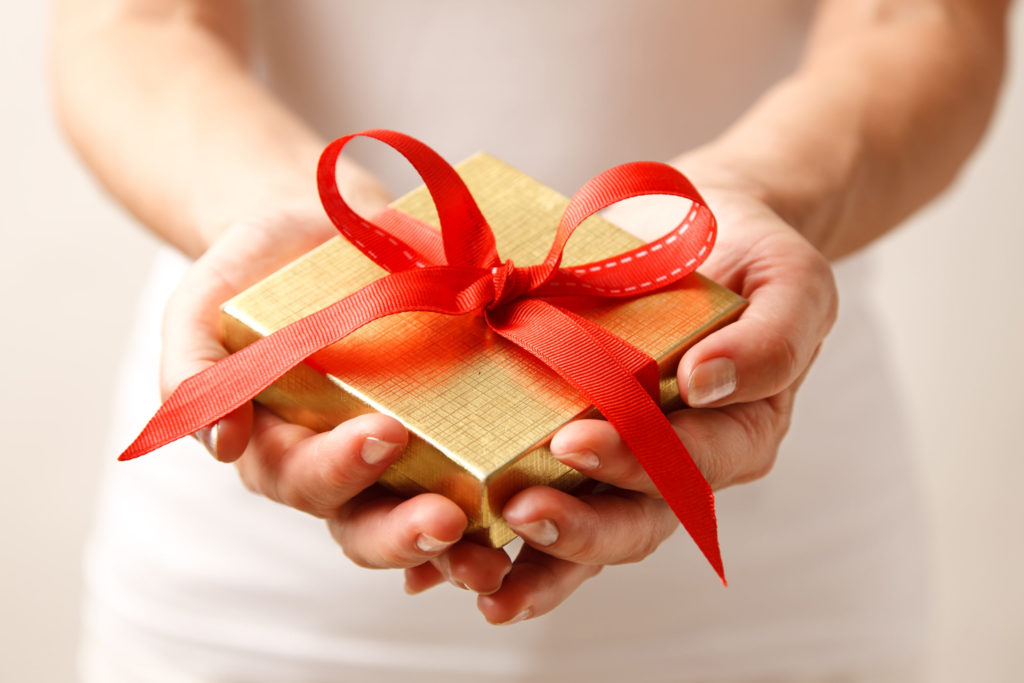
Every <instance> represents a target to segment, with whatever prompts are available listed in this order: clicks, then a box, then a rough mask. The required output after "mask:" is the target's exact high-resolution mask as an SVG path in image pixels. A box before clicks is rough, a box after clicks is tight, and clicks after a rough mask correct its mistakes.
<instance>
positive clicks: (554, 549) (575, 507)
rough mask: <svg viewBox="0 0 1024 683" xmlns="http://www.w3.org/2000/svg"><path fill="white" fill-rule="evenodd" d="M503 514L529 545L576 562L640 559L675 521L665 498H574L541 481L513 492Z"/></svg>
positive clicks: (602, 495)
mask: <svg viewBox="0 0 1024 683" xmlns="http://www.w3.org/2000/svg"><path fill="white" fill-rule="evenodd" d="M502 515H503V516H504V517H505V520H506V521H507V522H508V524H509V526H510V527H512V530H513V531H515V532H516V533H517V534H519V535H520V536H521V537H522V538H523V540H524V541H526V543H528V544H529V545H531V546H533V547H534V548H537V549H539V550H543V551H544V552H545V553H547V554H549V555H552V556H554V557H559V558H562V559H564V560H570V561H572V562H576V563H579V564H598V565H603V564H621V563H624V562H639V561H640V560H642V559H643V558H645V557H647V556H648V555H650V554H651V553H652V552H654V550H655V549H656V548H657V547H658V546H659V545H660V544H661V542H662V541H664V540H665V539H666V538H668V537H669V536H670V535H671V534H672V532H673V531H675V529H676V528H677V527H678V525H679V522H678V521H677V520H676V518H675V515H674V514H673V513H672V510H671V509H670V508H669V506H668V505H667V504H666V503H665V502H664V501H663V500H659V499H655V498H651V497H650V496H647V495H644V494H642V493H637V492H631V491H612V492H604V493H599V494H593V495H588V496H583V497H580V498H577V497H575V496H571V495H569V494H567V493H563V492H561V491H556V490H555V489H552V488H548V487H545V486H535V487H532V488H530V489H527V490H525V491H521V492H520V493H518V494H516V495H515V496H513V498H512V499H511V500H510V501H509V502H508V504H507V505H506V506H505V509H504V510H503V511H502Z"/></svg>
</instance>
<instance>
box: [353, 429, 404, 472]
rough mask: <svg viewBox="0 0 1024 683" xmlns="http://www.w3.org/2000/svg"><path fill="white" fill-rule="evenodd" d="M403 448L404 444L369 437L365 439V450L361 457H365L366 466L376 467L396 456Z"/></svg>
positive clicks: (361, 452)
mask: <svg viewBox="0 0 1024 683" xmlns="http://www.w3.org/2000/svg"><path fill="white" fill-rule="evenodd" d="M401 447H402V444H398V443H392V442H390V441H385V440H384V439H378V438H377V437H375V436H368V437H366V438H365V439H363V449H362V451H360V455H362V456H363V460H365V461H366V464H368V465H376V464H377V463H379V462H383V461H384V460H387V459H388V458H390V457H391V456H393V455H395V454H396V453H397V452H398V450H399V449H400V448H401Z"/></svg>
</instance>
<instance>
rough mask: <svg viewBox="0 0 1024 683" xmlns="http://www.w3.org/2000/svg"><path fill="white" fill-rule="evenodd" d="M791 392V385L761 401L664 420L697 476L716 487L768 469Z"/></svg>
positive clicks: (785, 421)
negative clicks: (670, 424) (693, 464)
mask: <svg viewBox="0 0 1024 683" xmlns="http://www.w3.org/2000/svg"><path fill="white" fill-rule="evenodd" d="M798 379H799V378H798ZM795 393H796V392H795V389H794V388H789V389H786V390H785V391H783V392H781V393H779V394H777V395H775V396H772V397H770V398H767V399H762V400H760V401H753V402H751V403H742V404H739V405H730V406H725V407H722V408H715V409H689V410H680V411H677V412H675V413H671V414H670V415H669V416H668V418H669V421H670V422H671V423H672V426H673V427H674V428H675V430H676V433H677V434H679V436H680V439H682V441H683V444H684V445H685V446H686V448H687V450H688V451H689V452H690V456H691V457H692V458H693V461H694V463H696V465H697V468H698V469H699V470H700V471H701V474H703V475H704V478H705V479H706V480H707V482H708V484H709V485H710V486H711V488H712V489H716V490H718V489H723V488H726V487H728V486H733V485H735V484H742V483H746V482H749V481H753V480H755V479H760V478H761V477H763V476H764V475H766V474H767V473H768V472H769V471H770V470H771V468H772V467H773V466H774V464H775V459H776V457H777V455H778V452H779V445H780V444H781V443H782V438H783V437H784V436H785V435H786V432H787V431H788V430H789V424H790V419H791V416H792V412H793V399H794V396H795Z"/></svg>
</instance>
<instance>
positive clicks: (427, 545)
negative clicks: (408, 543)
mask: <svg viewBox="0 0 1024 683" xmlns="http://www.w3.org/2000/svg"><path fill="white" fill-rule="evenodd" d="M454 542H455V541H442V540H440V539H437V538H434V537H433V536H431V535H429V534H420V535H419V536H417V537H416V547H417V548H419V549H420V550H421V551H423V552H425V553H437V552H441V551H442V550H444V549H445V548H447V547H448V546H450V545H451V544H452V543H454Z"/></svg>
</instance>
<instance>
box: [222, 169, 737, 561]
mask: <svg viewBox="0 0 1024 683" xmlns="http://www.w3.org/2000/svg"><path fill="white" fill-rule="evenodd" d="M456 170H457V171H458V173H459V175H460V176H461V177H462V179H463V181H464V182H465V183H466V185H467V186H468V188H469V190H470V191H471V193H472V195H473V198H474V199H475V200H476V202H477V204H478V205H479V207H480V209H481V211H482V212H483V214H484V216H485V217H486V219H487V221H488V223H489V224H490V226H491V228H492V230H493V232H494V234H495V239H496V242H497V249H498V253H500V254H501V255H502V257H508V258H510V259H511V260H514V261H515V262H516V263H517V264H530V263H538V262H540V261H542V260H543V259H544V257H545V254H546V251H547V246H548V245H549V244H550V243H551V236H552V235H553V234H554V231H555V226H556V225H557V224H558V221H559V218H560V216H561V214H562V212H563V211H564V210H565V208H566V205H567V203H568V200H567V199H566V198H565V197H563V196H561V195H560V194H558V193H557V192H555V191H553V190H551V189H549V188H547V187H545V186H544V185H542V184H541V183H539V182H537V181H535V180H533V179H532V178H530V177H529V176H527V175H525V174H523V173H521V172H519V171H517V170H515V169H513V168H511V167H510V166H508V165H506V164H504V163H502V162H500V161H498V160H497V159H495V158H493V157H490V156H488V155H486V154H478V155H476V156H474V157H472V158H470V159H468V160H466V161H465V162H463V163H461V164H459V165H458V166H457V167H456ZM392 206H393V208H394V209H397V210H398V211H401V212H402V213H404V214H407V215H409V216H412V217H414V218H417V219H419V220H421V221H423V222H425V223H428V224H432V225H435V226H436V225H437V214H436V211H435V209H434V205H433V203H432V201H431V197H430V195H429V193H428V192H427V190H426V189H425V188H423V187H421V188H419V189H417V190H414V191H413V192H411V193H410V194H408V195H406V196H405V197H403V198H401V199H399V200H398V201H396V202H395V203H394V204H393V205H392ZM641 244H642V242H641V241H640V240H638V239H637V238H635V237H633V236H632V235H629V234H627V233H626V232H624V231H622V230H620V229H618V228H616V227H615V226H613V225H611V224H610V223H608V222H607V221H605V220H603V219H601V218H600V217H599V216H594V217H591V218H589V219H587V220H586V221H585V223H584V224H583V225H582V226H581V227H580V228H579V229H578V230H577V231H576V234H574V236H573V238H572V240H571V241H570V242H569V244H568V246H567V248H566V251H565V256H564V261H563V262H564V263H567V264H573V263H584V262H589V261H593V260H595V259H599V258H602V257H606V256H608V255H610V254H616V253H620V252H624V251H627V250H631V249H635V248H637V247H638V246H640V245H641ZM385 274H386V273H385V271H384V270H383V269H382V268H381V267H380V266H378V265H376V264H375V263H373V262H372V261H370V260H369V259H367V258H366V257H365V256H364V255H363V254H362V253H360V251H359V250H358V249H357V248H356V247H355V246H353V245H352V244H350V243H349V242H348V241H347V240H345V239H343V238H341V237H337V238H334V239H332V240H330V241H328V242H326V243H324V244H323V245H322V246H320V247H319V248H317V249H315V250H313V251H311V252H310V253H308V254H306V255H305V256H303V257H301V258H300V259H298V260H296V261H294V262H293V263H291V264H290V265H289V266H287V267H286V268H284V269H282V270H281V271H279V272H277V273H275V274H274V275H272V276H270V277H269V278H267V279H265V280H263V281H262V282H260V283H258V284H256V285H255V286H253V287H251V288H250V289H248V290H246V291H245V292H243V293H241V294H239V295H238V296H236V297H235V298H233V299H231V300H230V301H228V302H227V303H226V304H225V305H224V306H223V308H222V318H223V323H224V330H225V342H226V345H227V347H228V348H229V349H230V350H232V351H235V350H237V349H240V348H242V347H244V346H246V345H248V344H250V343H252V342H253V341H255V340H256V339H258V338H260V337H263V336H266V335H269V334H271V333H272V332H274V331H276V330H278V329H280V328H282V327H284V326H286V325H288V324H290V323H292V322H294V321H296V320H299V319H300V318H303V317H305V316H307V315H310V314H312V313H314V312H316V311H318V310H320V309H322V308H324V307H325V306H328V305H330V304H333V303H334V302H336V301H338V300H339V299H341V298H343V297H345V296H347V295H349V294H351V293H353V292H355V291H357V290H359V289H360V288H362V287H364V286H365V285H367V284H368V283H370V282H372V281H374V280H377V279H378V278H380V277H382V276H383V275H385ZM744 304H745V302H744V300H743V299H742V298H741V297H739V296H738V295H736V294H734V293H732V292H731V291H729V290H728V289H726V288H724V287H722V286H719V285H717V284H715V283H713V282H711V281H710V280H708V279H706V278H704V277H702V276H700V275H698V274H696V273H694V274H691V275H689V276H687V277H686V278H684V279H683V280H681V281H680V282H678V283H676V284H675V285H673V286H671V287H667V288H665V289H662V290H660V291H656V292H653V293H651V294H648V295H645V296H642V297H635V298H631V299H615V300H595V299H592V298H588V297H575V298H568V299H563V300H560V303H559V305H560V306H562V307H564V308H566V309H568V310H570V311H572V312H574V313H577V314H579V315H581V316H583V317H585V318H587V319H589V320H591V321H592V322H594V323H596V324H598V325H600V326H601V327H602V328H604V329H606V330H607V331H609V332H611V333H612V334H614V335H616V336H618V337H620V338H621V339H623V340H625V341H627V342H629V343H630V344H632V345H633V346H635V347H636V348H638V349H639V350H641V351H643V352H644V353H646V354H648V355H649V356H651V357H652V358H654V359H655V360H656V361H657V364H658V368H659V371H660V391H661V405H662V408H663V409H664V410H666V411H667V410H672V409H677V408H679V407H682V403H681V400H680V397H679V392H678V388H677V384H676V376H675V372H676V366H677V364H678V361H679V359H680V357H681V356H682V354H683V352H684V351H685V350H686V349H687V348H688V347H689V346H690V345H692V344H693V343H694V342H696V341H697V340H698V339H700V338H701V337H703V336H704V335H706V334H708V333H710V332H711V331H713V330H715V329H717V328H718V327H720V326H722V325H725V324H727V323H728V322H730V321H731V320H733V319H734V318H736V317H737V316H738V315H739V313H740V311H741V310H742V308H743V306H744ZM257 400H258V401H259V402H260V403H262V404H263V405H265V406H267V407H269V408H270V409H271V410H273V411H274V412H275V413H277V414H279V415H281V416H282V417H284V418H286V419H288V420H290V421H293V422H296V423H299V424H303V425H306V426H308V427H310V428H312V429H314V430H320V431H322V430H328V429H330V428H332V427H333V426H335V425H337V424H338V423H340V422H342V421H344V420H346V419H349V418H351V417H354V416H356V415H359V414H362V413H366V412H371V411H379V412H383V413H386V414H389V415H392V416H394V417H396V418H397V419H398V420H400V421H401V422H402V423H403V424H404V425H405V426H406V427H407V428H408V430H409V434H410V439H409V446H408V448H407V449H406V451H405V452H404V453H403V455H402V456H401V457H400V458H399V460H398V461H396V462H395V463H394V464H393V465H392V466H391V467H390V468H388V469H387V470H386V471H385V472H384V474H383V476H382V477H381V479H380V483H381V484H383V485H384V486H386V487H388V488H390V489H392V490H394V491H396V492H397V493H399V494H401V495H404V496H412V495H415V494H418V493H421V492H425V491H433V492H437V493H441V494H443V495H445V496H447V497H448V498H450V499H451V500H453V501H455V502H456V503H457V504H458V505H459V506H460V507H462V509H463V510H464V511H465V512H466V514H467V516H468V517H469V520H470V528H469V530H468V533H467V536H468V537H469V538H472V539H474V540H477V541H479V542H481V543H486V544H488V545H491V546H494V547H499V546H502V545H504V544H505V543H507V542H508V541H510V540H512V539H513V538H514V536H515V534H514V533H513V532H512V531H511V529H509V527H508V526H507V525H506V524H505V522H504V521H503V520H502V518H501V509H502V507H503V506H504V504H505V503H506V502H507V501H508V499H509V498H510V497H511V496H512V495H514V494H515V493H516V492H518V491H520V490H522V489H524V488H526V487H529V486H533V485H538V484H543V485H548V486H553V487H556V488H559V489H562V490H571V489H573V488H574V487H576V486H577V485H579V484H580V483H581V482H582V481H583V480H584V477H583V476H582V475H580V474H579V473H578V472H576V471H575V470H573V469H571V468H568V467H566V466H564V465H562V464H561V463H560V462H558V461H557V460H556V459H555V458H554V457H553V456H552V455H551V453H550V451H549V450H548V448H547V444H548V443H549V441H550V438H551V436H552V435H553V433H554V432H555V431H557V430H558V429H559V428H560V427H561V426H563V425H564V424H566V423H567V422H569V421H570V420H573V419H577V418H581V417H588V416H594V415H596V411H595V409H594V408H593V407H592V406H590V405H588V402H587V401H586V400H585V399H584V398H582V397H581V396H580V395H579V394H578V393H577V392H576V391H575V390H574V389H573V388H572V387H570V386H569V385H568V384H567V383H566V382H565V381H564V380H563V379H561V378H560V377H559V376H558V375H557V374H555V373H554V372H553V371H552V370H550V369H549V368H548V367H546V366H545V365H543V364H542V363H540V362H539V361H537V360H536V359H535V358H533V357H532V356H530V355H529V354H527V353H526V352H524V351H523V350H522V349H520V348H518V347H516V346H515V345H513V344H512V343H511V342H509V341H507V340H506V339H504V338H502V337H500V336H498V335H497V334H495V333H494V332H492V331H491V330H490V329H488V327H487V325H486V324H485V322H484V320H483V319H482V317H481V316H479V315H472V314H469V315H460V316H448V315H440V314H437V313H429V312H409V313H402V314H398V315H392V316H389V317H385V318H381V319H378V320H375V321H373V322H371V323H369V324H367V325H365V326H364V327H362V328H360V329H358V330H356V331H355V332H353V333H351V334H349V335H348V336H347V337H346V338H345V339H344V340H343V342H340V343H337V344H334V345H332V346H329V347H327V348H326V349H324V350H321V351H319V352H317V353H316V354H314V355H313V356H312V357H310V358H309V359H308V360H307V361H306V362H304V363H301V364H299V365H298V366H296V367H295V368H293V369H292V370H290V371H289V372H288V373H287V374H285V375H284V376H283V377H281V378H280V379H279V380H278V381H277V382H275V383H274V384H273V385H272V386H270V387H269V388H267V389H266V390H264V391H263V392H262V393H261V394H259V396H258V397H257Z"/></svg>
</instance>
